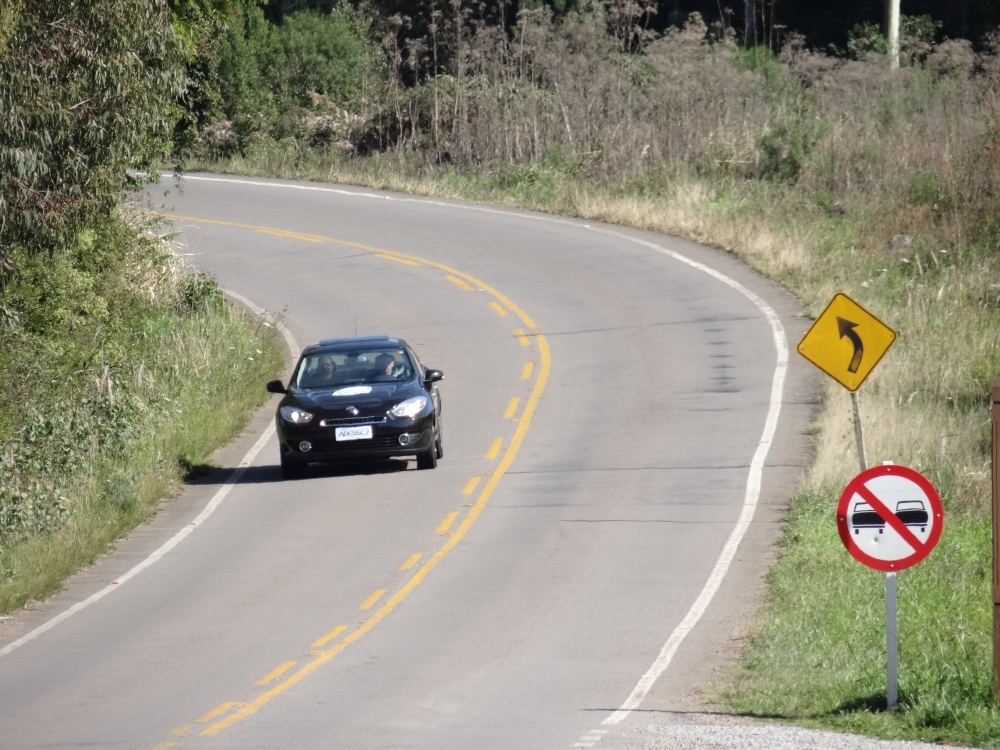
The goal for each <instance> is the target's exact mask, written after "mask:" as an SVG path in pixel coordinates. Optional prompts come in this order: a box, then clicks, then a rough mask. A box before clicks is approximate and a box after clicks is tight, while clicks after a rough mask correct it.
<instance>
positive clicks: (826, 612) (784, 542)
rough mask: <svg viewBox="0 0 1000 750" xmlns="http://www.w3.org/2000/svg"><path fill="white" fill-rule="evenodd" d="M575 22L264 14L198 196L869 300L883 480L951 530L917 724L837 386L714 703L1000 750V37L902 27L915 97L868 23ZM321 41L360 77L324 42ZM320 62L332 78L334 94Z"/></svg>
mask: <svg viewBox="0 0 1000 750" xmlns="http://www.w3.org/2000/svg"><path fill="white" fill-rule="evenodd" d="M285 5H286V4H283V3H280V2H279V3H277V10H279V11H280V10H281V8H283V7H284V6H285ZM565 6H566V7H564V5H560V6H559V7H558V8H556V7H555V6H553V7H548V6H543V7H538V6H536V7H534V8H524V7H523V6H522V8H521V9H520V10H519V11H517V12H516V13H515V12H514V10H512V9H510V8H509V7H508V6H503V7H501V8H500V9H499V10H498V11H497V12H496V14H494V15H491V14H490V13H491V12H490V11H488V10H484V9H483V8H482V7H479V6H476V7H472V6H468V7H467V6H466V5H464V4H462V3H460V2H455V3H450V4H433V3H431V4H426V5H419V6H414V7H415V9H416V10H415V12H414V13H413V14H412V15H410V16H407V15H404V14H402V13H390V12H388V11H382V12H379V11H378V9H377V8H376V9H373V8H370V7H367V6H364V7H362V8H361V9H358V8H356V7H352V6H348V5H338V6H336V7H335V8H333V9H332V11H331V10H330V9H329V8H326V9H325V10H324V9H317V6H316V4H314V5H313V9H312V10H305V11H299V12H297V13H289V14H288V15H287V16H282V15H281V13H278V12H277V11H276V10H275V8H274V7H271V10H270V11H268V12H269V13H271V15H270V16H265V11H264V10H263V9H261V8H260V7H258V6H257V5H256V3H253V2H245V3H244V4H243V5H241V6H240V9H239V20H238V22H236V23H234V24H233V25H231V26H229V27H227V28H228V30H227V31H224V32H221V33H220V36H219V37H218V39H219V42H218V44H215V45H214V46H212V45H210V46H211V47H212V50H213V51H212V52H211V54H209V55H207V58H211V59H210V60H209V61H208V62H206V63H205V64H206V65H208V64H210V65H212V66H215V67H214V69H215V70H216V71H217V77H216V78H213V79H212V80H211V81H209V82H208V83H207V84H206V90H211V91H212V92H214V93H213V95H212V96H211V97H209V96H206V97H204V98H203V99H202V100H201V101H205V102H207V101H209V99H211V101H212V104H211V105H210V106H208V105H206V106H205V107H203V108H202V109H200V110H198V112H197V118H196V120H197V121H196V122H195V120H192V121H191V122H192V123H194V124H192V126H191V127H190V128H189V129H188V130H186V131H184V138H183V139H181V140H178V142H177V143H178V147H177V151H176V154H177V156H178V158H180V160H181V161H182V162H183V163H184V164H185V165H186V166H187V167H188V168H198V169H208V170H217V171H223V172H233V173H240V174H248V175H266V176H276V177H288V178H299V179H312V180H322V181H332V182H345V183H353V184H359V185H370V186H374V187H380V188H387V189H393V190H401V191H405V192H412V193H420V194H425V195H435V196H446V197H455V198H464V199H468V200H474V201H484V202H491V203H499V204H505V205H512V206H521V207H526V208H533V209H539V210H543V211H550V212H554V213H560V214H566V215H571V216H579V217H585V218H590V219H599V220H604V221H609V222H616V223H622V224H628V225H632V226H637V227H643V228H648V229H654V230H658V231H662V232H666V233H671V234H677V235H681V236H684V237H688V238H691V239H694V240H698V241H702V242H707V243H710V244H714V245H716V246H719V247H722V248H725V249H727V250H729V251H731V252H733V253H735V254H737V255H738V256H740V257H741V258H743V259H745V260H746V262H748V263H749V264H750V265H751V266H753V267H755V268H757V269H759V270H760V271H761V272H762V273H765V274H767V275H768V276H770V277H772V278H774V279H776V280H778V281H780V282H781V283H782V284H784V285H785V286H787V287H788V288H789V289H791V290H792V291H793V292H795V293H796V294H797V295H798V296H799V298H800V299H801V300H802V302H803V305H804V306H805V308H806V310H807V311H808V312H809V313H810V314H813V315H816V314H818V313H819V312H820V311H821V310H822V308H823V307H824V305H825V304H826V302H827V301H828V300H829V298H830V297H831V295H832V294H833V292H835V291H836V290H838V289H840V290H843V291H845V292H847V293H848V294H850V295H851V296H853V297H854V298H855V299H857V300H859V301H860V302H861V303H862V304H863V305H865V306H866V307H868V308H869V309H871V310H872V311H873V312H874V313H876V314H877V315H879V316H880V317H881V318H883V319H884V320H886V321H887V322H888V323H889V324H891V325H892V326H894V327H895V328H897V329H898V330H899V331H900V332H901V337H900V339H899V342H898V343H897V344H896V346H895V347H894V348H893V349H892V350H891V352H890V353H889V355H888V356H887V357H886V359H885V360H884V361H883V363H882V364H881V365H880V366H879V368H878V369H877V370H876V372H875V373H874V374H873V375H872V376H871V378H870V379H869V381H868V382H867V383H866V384H865V386H864V388H863V389H862V392H861V402H862V416H863V422H864V429H865V435H866V441H867V447H868V459H869V462H870V463H871V464H875V463H878V462H881V461H883V460H891V461H894V462H896V463H900V464H906V465H909V466H912V467H914V468H916V469H918V470H919V471H921V472H923V473H925V474H926V475H927V476H928V477H929V478H930V479H931V481H932V482H933V483H934V484H935V485H936V486H937V487H938V489H939V491H940V492H941V495H942V497H943V500H944V504H945V509H946V514H947V521H946V525H945V530H944V535H943V537H942V539H941V543H940V545H939V547H938V549H937V550H936V551H935V552H934V553H933V555H932V556H931V557H930V558H929V560H928V561H926V562H925V563H922V564H921V565H919V566H917V567H915V568H913V569H911V570H908V571H905V572H904V573H902V574H901V575H900V582H899V592H900V593H899V596H900V615H899V617H900V657H901V664H900V681H901V682H900V691H901V694H900V708H901V710H900V711H899V712H898V713H897V714H892V715H890V714H887V713H885V711H884V708H885V647H884V599H883V591H884V589H883V582H882V577H881V575H880V574H877V573H875V572H873V571H869V570H867V569H866V568H863V567H862V566H860V565H859V564H857V563H855V562H854V561H853V560H852V559H851V558H850V557H849V556H848V555H847V553H846V552H845V551H844V550H843V549H842V547H841V545H840V542H839V539H838V536H837V531H836V525H835V521H834V508H835V504H836V501H837V498H838V497H839V494H840V492H841V490H842V488H843V487H844V485H845V484H846V482H847V481H848V480H849V479H850V478H851V477H852V476H853V475H854V473H856V471H857V455H856V452H855V448H854V445H853V431H852V426H851V421H850V406H849V401H848V397H847V394H846V392H844V391H843V390H842V389H841V388H840V386H838V385H836V384H833V383H832V381H830V382H828V383H827V384H826V386H825V388H824V391H823V397H822V407H821V409H820V412H819V415H818V418H817V421H816V422H815V424H814V425H813V426H812V428H811V432H812V434H813V436H814V440H815V446H816V459H815V462H814V464H813V466H812V467H811V469H810V471H809V474H808V476H807V477H806V478H805V480H804V482H803V485H802V487H801V489H800V490H799V491H798V493H797V494H796V495H795V497H794V498H793V500H792V504H791V509H790V514H789V517H788V520H787V524H786V527H785V531H784V533H783V535H782V538H781V542H780V546H781V556H780V559H779V561H778V563H777V564H776V565H775V566H774V568H773V570H772V571H771V574H770V577H769V592H770V596H769V599H768V602H767V604H766V606H765V609H764V611H763V612H762V613H761V617H760V621H759V624H758V625H757V626H756V627H755V628H754V629H753V631H752V632H750V633H748V634H747V638H748V641H747V651H746V655H745V658H744V660H743V661H742V663H741V664H740V665H739V667H738V669H737V670H736V671H735V673H734V674H733V675H732V679H730V680H728V681H727V682H725V683H724V684H722V685H719V686H717V688H716V689H717V693H716V694H717V695H718V696H719V697H720V699H721V700H723V701H725V702H726V703H728V705H729V706H730V707H731V708H732V710H734V711H738V712H742V713H746V714H749V715H754V716H761V717H777V718H785V719H788V720H793V721H797V722H802V723H808V724H814V725H817V726H826V727H834V728H838V729H849V730H852V731H861V732H868V733H872V734H876V735H881V736H886V737H910V738H922V739H928V740H935V741H937V740H942V741H948V742H953V743H954V742H957V743H973V744H975V743H986V744H992V745H1000V711H998V710H997V709H996V708H995V707H994V705H993V703H992V701H991V697H990V668H991V667H990V665H991V628H992V625H991V604H990V601H991V600H990V585H991V573H990V561H991V556H992V552H991V545H990V503H989V498H990V487H989V468H990V466H989V439H990V438H989V422H988V419H989V415H988V405H987V398H988V394H989V389H990V384H991V383H992V380H993V378H994V376H995V375H997V374H1000V224H998V220H1000V211H998V208H1000V203H998V200H1000V35H997V34H995V33H994V34H992V35H991V34H990V33H988V30H983V29H980V31H981V32H982V33H981V34H980V35H979V36H977V38H976V39H975V40H972V41H966V40H964V39H945V38H943V35H942V33H941V25H940V23H938V22H937V21H936V20H935V19H934V18H933V17H931V16H923V17H907V18H904V24H903V29H904V36H903V44H902V55H901V58H902V60H901V63H902V65H901V68H900V69H899V70H891V69H890V68H889V65H888V62H887V59H886V57H885V54H884V53H885V51H886V45H885V40H884V39H883V38H882V37H881V36H880V34H879V33H878V28H877V26H876V25H873V24H871V23H867V22H866V23H861V22H859V23H858V24H857V25H855V26H854V27H853V30H852V31H851V33H850V34H849V35H848V36H847V38H845V39H842V40H841V43H840V45H839V48H837V49H833V50H831V49H829V48H825V49H815V48H812V47H811V46H810V44H809V40H808V39H804V38H802V37H799V36H795V35H792V34H789V35H788V36H787V37H785V38H784V39H782V40H781V42H780V43H779V42H777V41H776V37H775V38H774V39H772V42H771V43H770V44H768V45H762V46H756V47H754V46H750V47H747V46H746V45H745V44H744V43H743V42H744V39H743V35H742V34H735V33H734V32H733V30H732V29H731V28H730V25H729V22H728V20H727V19H728V18H729V15H728V14H726V13H723V17H722V18H721V19H720V18H716V19H715V20H714V21H712V22H709V21H706V20H705V19H704V18H702V17H701V16H699V15H697V14H692V15H690V16H689V17H687V18H686V19H683V18H682V19H679V23H677V24H675V25H670V24H665V25H663V26H661V27H660V28H661V29H662V31H659V30H657V31H653V30H651V29H653V28H654V27H655V24H653V22H652V21H653V19H654V12H655V10H656V7H657V6H656V5H655V4H652V3H644V2H624V1H621V2H619V1H618V0H611V1H610V2H608V3H605V4H600V3H578V4H565ZM984 7H985V6H984ZM567 8H568V9H567ZM320 25H325V26H324V28H329V29H333V28H336V29H338V31H337V33H336V34H331V35H330V37H329V38H330V39H340V40H342V41H341V42H338V43H339V44H341V47H340V48H339V49H341V50H350V52H338V53H337V54H332V53H330V54H328V53H327V52H325V51H324V50H323V49H322V48H321V46H320V45H319V44H318V43H314V42H308V41H307V37H308V35H307V34H306V29H308V28H310V27H314V28H319V27H320ZM772 31H773V29H772ZM293 39H294V40H298V41H295V42H293V41H292V40H293ZM343 40H350V41H349V43H348V41H343ZM262 49H267V50H269V52H267V54H258V52H255V51H254V50H262ZM310 55H318V56H319V58H316V57H315V56H312V57H311V56H310ZM345 55H353V57H350V58H348V57H345ZM207 58H206V59H207ZM306 59H310V60H316V59H320V60H321V64H317V65H315V66H312V75H313V78H312V79H310V80H309V81H306V80H305V79H304V78H303V77H302V76H301V75H299V74H298V73H297V72H296V71H299V70H302V69H304V68H305V67H309V66H307V65H306V64H305V62H304V61H305V60H306ZM324 66H327V67H324ZM248 92H256V93H255V94H254V96H257V97H259V98H258V99H256V100H254V99H252V98H251V94H250V93H248ZM793 343H794V342H793Z"/></svg>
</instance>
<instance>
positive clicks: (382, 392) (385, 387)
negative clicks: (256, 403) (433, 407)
mask: <svg viewBox="0 0 1000 750" xmlns="http://www.w3.org/2000/svg"><path fill="white" fill-rule="evenodd" d="M422 393H423V389H422V388H421V387H420V386H419V384H418V383H417V382H416V381H413V380H411V381H409V382H406V383H372V384H371V385H354V386H339V387H336V388H329V389H327V388H317V389H313V390H308V391H305V390H298V389H295V390H293V391H292V392H291V393H290V394H289V395H290V396H291V397H292V398H293V399H294V402H295V403H296V404H298V405H299V406H301V407H302V408H305V409H308V408H318V409H328V410H335V409H342V408H345V407H347V406H357V407H359V408H362V407H365V406H369V407H371V406H377V405H380V404H384V403H386V402H388V401H393V402H396V401H401V400H403V399H405V398H410V397H412V396H419V395H421V394H422Z"/></svg>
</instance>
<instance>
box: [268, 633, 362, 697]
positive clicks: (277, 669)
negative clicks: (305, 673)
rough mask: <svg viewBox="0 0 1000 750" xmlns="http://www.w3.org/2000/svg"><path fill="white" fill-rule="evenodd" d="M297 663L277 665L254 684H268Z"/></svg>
mask: <svg viewBox="0 0 1000 750" xmlns="http://www.w3.org/2000/svg"><path fill="white" fill-rule="evenodd" d="M344 629H345V630H346V629H347V626H346V625H345V626H344ZM324 643H325V641H324ZM313 645H314V646H322V645H323V644H322V643H318V642H317V643H314V644H313ZM296 664H298V662H297V661H286V662H285V663H284V664H282V665H281V666H278V667H275V668H274V669H272V670H271V671H270V672H268V673H267V674H266V675H264V676H263V677H261V678H260V679H259V680H257V682H255V683H254V685H266V684H267V683H269V682H270V681H271V680H276V679H277V678H279V677H281V675H283V674H284V673H285V672H287V671H288V670H289V669H291V668H292V667H294V666H295V665H296Z"/></svg>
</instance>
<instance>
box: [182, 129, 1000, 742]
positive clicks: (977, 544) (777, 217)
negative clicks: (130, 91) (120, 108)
mask: <svg viewBox="0 0 1000 750" xmlns="http://www.w3.org/2000/svg"><path fill="white" fill-rule="evenodd" d="M189 166H190V167H192V168H199V169H208V170H215V171H221V172H230V173H238V174H244V175H258V176H270V177H284V178H294V179H312V180H319V181H330V182H342V183H348V184H357V185H365V186H370V187H375V188H383V189H391V190H398V191H402V192H409V193H416V194H422V195H431V196H438V197H449V198H460V199H466V200H472V201H481V202H489V203H497V204H501V205H509V206H518V207H522V208H529V209H537V210H542V211H548V212H552V213H558V214H564V215H568V216H576V217H580V218H587V219H594V220H601V221H608V222H612V223H618V224H625V225H629V226H634V227H639V228H643V229H651V230H656V231H661V232H666V233H670V234H676V235H680V236H684V237H687V238H689V239H692V240H696V241H701V242H706V243H709V244H713V245H715V246H717V247H721V248H724V249H726V250H729V251H731V252H733V253H735V254H736V255H738V256H739V257H741V258H742V259H743V260H745V261H746V262H747V263H748V264H749V265H751V266H752V267H754V268H756V269H757V270H759V271H761V272H762V273H764V274H765V275H768V276H770V277H771V278H774V279H776V280H777V281H779V282H781V283H782V284H784V285H785V286H786V287H788V288H789V289H791V290H792V291H793V292H794V293H796V294H797V295H798V296H799V298H800V299H801V300H802V302H803V304H804V306H805V307H806V309H807V310H808V311H809V312H810V313H811V314H813V315H816V314H818V313H819V312H820V311H821V310H822V309H823V307H824V305H825V304H826V302H827V301H828V300H829V298H830V296H831V295H832V293H833V292H834V291H836V290H838V289H842V290H843V291H846V292H847V293H848V294H850V295H851V296H852V297H854V298H855V299H857V300H858V301H859V302H861V303H862V304H863V305H865V306H866V307H868V308H869V309H870V310H872V311H873V312H874V313H875V314H876V315H878V316H880V317H881V318H882V319H884V320H886V321H887V322H888V323H889V324H890V325H892V326H894V327H895V328H897V329H898V330H900V331H901V334H902V335H901V338H900V340H899V342H898V343H897V345H896V346H895V347H894V348H893V349H892V350H891V352H890V353H889V355H887V357H886V359H885V360H883V362H882V363H881V364H880V366H879V368H878V369H877V370H876V372H875V373H874V374H873V375H872V376H871V377H870V378H869V380H868V382H867V383H866V384H865V386H864V388H863V390H862V393H861V398H862V419H863V422H864V427H865V434H866V442H867V446H868V458H869V462H870V463H872V464H875V463H877V462H880V461H883V460H892V461H894V462H896V463H900V464H905V465H909V466H912V467H913V468H916V469H917V470H919V471H921V472H923V473H924V474H926V475H927V476H928V478H929V479H930V480H931V481H932V482H933V483H934V484H935V485H936V486H937V488H938V490H939V492H940V494H941V496H942V499H943V502H944V506H945V511H946V516H947V521H946V525H945V529H944V534H943V535H942V538H941V542H940V544H939V546H938V548H937V550H936V551H935V552H934V553H933V554H932V556H931V557H930V558H929V559H928V560H927V561H926V562H924V563H922V564H921V565H919V566H917V567H915V568H913V569H912V570H909V571H905V572H904V573H902V574H901V575H900V582H899V599H900V615H899V617H900V656H901V664H900V670H901V671H900V677H901V684H900V687H901V704H900V706H901V710H900V711H899V712H898V713H895V714H887V713H885V711H884V707H885V682H884V674H885V672H884V670H885V646H884V598H883V593H882V592H883V588H882V578H881V576H880V575H878V574H876V573H874V572H873V571H869V570H868V569H866V568H863V567H861V566H860V565H859V564H857V563H855V562H854V561H853V560H852V559H851V558H850V557H849V556H848V555H847V553H846V551H844V550H843V548H842V547H841V545H840V542H839V538H838V536H837V531H836V524H835V521H834V509H835V506H836V501H837V498H838V496H839V493H840V490H841V489H842V488H843V486H844V485H845V484H846V482H847V481H848V480H849V479H850V477H851V476H853V474H854V473H855V472H856V467H857V457H856V453H855V451H854V446H853V430H852V426H851V418H850V414H851V411H850V405H849V401H848V398H847V394H846V392H845V391H843V390H842V389H841V388H840V386H839V385H835V384H833V383H832V381H831V382H830V383H829V384H827V386H826V387H825V389H824V391H823V408H822V410H821V413H820V416H819V418H818V420H817V422H816V424H814V425H813V426H812V428H811V432H812V433H813V435H814V438H815V444H816V460H815V462H814V464H813V466H812V467H811V469H810V472H809V475H808V476H807V477H806V478H805V480H804V482H803V485H802V488H801V489H800V491H799V492H798V493H797V494H796V496H795V497H794V498H793V500H792V508H791V512H790V515H789V518H788V521H787V525H786V528H785V531H784V534H783V536H782V538H781V542H780V545H781V552H782V554H781V557H780V559H779V561H778V563H777V564H776V565H775V566H774V567H773V569H772V570H771V572H770V576H769V597H768V601H767V604H766V605H765V607H764V610H763V611H762V613H761V616H760V619H759V624H758V625H757V626H756V627H755V629H754V630H753V632H752V633H749V634H748V647H747V650H746V653H745V658H744V660H743V661H742V662H741V664H740V665H739V667H738V668H737V670H736V674H735V675H734V676H733V679H732V680H731V681H729V682H727V683H726V684H725V685H722V686H718V692H717V693H716V694H717V695H718V696H719V697H720V698H721V700H723V701H724V702H725V703H727V704H728V705H729V706H730V708H731V710H733V711H736V712H740V713H745V714H748V715H751V716H758V717H767V718H779V719H787V720H792V721H796V722H799V723H804V724H809V725H813V726H820V727H827V728H832V729H840V730H850V731H857V732H864V733H869V734H874V735H878V736H882V737H890V738H913V739H924V740H931V741H948V742H952V743H968V744H991V745H996V744H997V743H998V742H1000V712H998V711H997V709H996V708H995V707H994V706H993V704H992V702H991V700H990V643H991V636H990V633H991V620H990V617H991V615H990V610H991V604H990V597H989V586H990V569H989V565H990V559H991V558H990V519H989V492H990V490H989V478H988V471H989V464H988V446H989V423H988V407H987V395H988V390H989V384H990V383H991V382H992V378H993V376H994V375H995V374H996V373H1000V286H998V282H1000V252H998V250H1000V237H998V236H997V235H996V233H995V232H992V233H991V231H990V229H989V224H987V227H986V229H985V230H983V231H977V232H975V233H969V234H968V235H966V236H961V233H959V236H958V237H955V236H954V234H953V233H952V234H949V231H950V230H949V229H948V228H947V227H943V226H942V224H941V223H940V222H935V221H934V220H932V217H931V216H930V211H931V207H930V206H928V205H924V204H923V203H922V202H921V200H920V198H919V197H917V198H916V199H914V200H908V199H906V197H905V196H904V197H903V199H902V200H898V198H899V196H890V200H891V203H892V210H891V211H889V210H887V208H886V205H884V204H883V203H882V202H880V201H870V200H866V199H865V196H863V195H859V196H857V197H856V199H855V200H844V201H838V202H837V204H836V205H835V206H832V207H831V205H830V204H831V200H830V197H829V196H828V195H826V194H824V193H823V192H822V191H820V192H817V193H811V192H809V191H808V190H806V189H803V188H800V187H798V186H796V185H795V184H794V183H787V182H785V183H783V182H778V181H769V180H746V179H743V178H742V177H725V176H719V175H707V176H706V175H699V174H697V173H695V172H693V171H691V170H689V169H687V168H678V169H673V170H669V171H661V172H653V173H649V174H646V175H644V176H642V177H641V178H635V179H628V180H621V181H618V182H597V181H594V180H588V179H586V177H585V176H583V175H581V174H579V173H578V172H575V171H573V170H572V169H568V168H566V167H565V165H564V163H562V162H561V160H560V158H559V154H558V152H553V153H552V154H550V155H549V157H547V158H546V159H545V160H543V161H542V162H541V163H538V164H534V165H522V166H516V165H515V166H509V167H503V168H501V169H497V170H491V171H486V170H481V171H475V170H471V169H470V170H460V169H455V168H450V167H435V166H426V165H424V166H421V165H418V164H417V163H416V162H413V163H410V162H409V161H408V160H407V158H406V157H401V156H399V155H395V154H392V155H376V156H374V157H369V158H366V159H345V158H341V157H338V156H336V155H335V154H331V153H329V152H318V151H315V150H311V149H308V148H299V147H295V146H294V145H292V146H289V145H287V144H286V145H283V146H282V145H278V144H274V145H272V146H270V147H268V148H267V149H261V150H258V151H256V152H255V153H253V154H251V155H250V156H248V157H235V158H232V159H229V160H225V161H214V162H202V163H197V164H191V165H189ZM900 228H903V229H906V230H909V232H910V235H911V238H912V239H913V243H912V244H910V245H907V246H906V247H905V248H903V249H902V250H901V251H900V250H897V249H894V248H892V247H891V245H887V244H886V240H887V239H888V238H889V237H891V236H892V235H893V234H894V233H896V232H898V231H900Z"/></svg>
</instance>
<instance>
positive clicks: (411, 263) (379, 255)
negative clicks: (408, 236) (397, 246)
mask: <svg viewBox="0 0 1000 750" xmlns="http://www.w3.org/2000/svg"><path fill="white" fill-rule="evenodd" d="M375 257H376V258H382V260H394V261H396V262H397V263H405V264H406V265H408V266H419V265H420V264H419V263H417V262H416V261H413V260H407V259H406V258H393V257H392V256H391V255H384V254H382V253H376V254H375Z"/></svg>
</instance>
